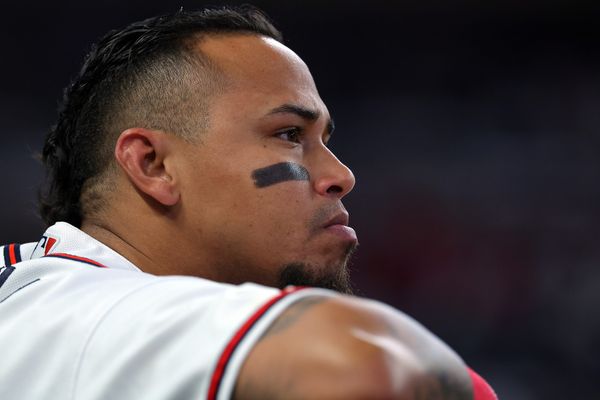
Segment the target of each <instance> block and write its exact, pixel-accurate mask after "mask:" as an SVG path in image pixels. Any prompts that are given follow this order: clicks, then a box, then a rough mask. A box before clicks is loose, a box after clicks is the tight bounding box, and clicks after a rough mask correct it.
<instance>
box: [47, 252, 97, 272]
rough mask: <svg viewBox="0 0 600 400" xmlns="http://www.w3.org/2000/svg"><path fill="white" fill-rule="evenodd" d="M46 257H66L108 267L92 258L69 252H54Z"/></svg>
mask: <svg viewBox="0 0 600 400" xmlns="http://www.w3.org/2000/svg"><path fill="white" fill-rule="evenodd" d="M44 257H56V258H65V259H67V260H73V261H79V262H82V263H86V264H91V265H93V266H95V267H99V268H108V267H107V266H106V265H104V264H100V263H99V262H98V261H94V260H90V259H89V258H85V257H79V256H74V255H72V254H67V253H52V254H48V255H47V256H44Z"/></svg>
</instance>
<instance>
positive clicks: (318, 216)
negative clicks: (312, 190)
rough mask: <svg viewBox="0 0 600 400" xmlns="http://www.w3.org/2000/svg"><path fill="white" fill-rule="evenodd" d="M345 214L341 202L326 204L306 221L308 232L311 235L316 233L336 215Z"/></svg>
mask: <svg viewBox="0 0 600 400" xmlns="http://www.w3.org/2000/svg"><path fill="white" fill-rule="evenodd" d="M343 212H346V208H345V207H344V205H343V204H342V203H341V202H339V201H338V202H336V203H330V204H326V205H324V206H323V207H321V208H319V209H317V211H315V213H314V214H313V216H312V217H311V218H310V220H309V221H308V230H309V232H311V233H317V232H318V231H319V230H320V229H322V228H323V226H324V225H325V224H326V223H327V222H328V221H330V220H331V219H332V218H333V217H335V216H336V215H338V214H340V213H343Z"/></svg>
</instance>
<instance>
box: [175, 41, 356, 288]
mask: <svg viewBox="0 0 600 400" xmlns="http://www.w3.org/2000/svg"><path fill="white" fill-rule="evenodd" d="M199 48H200V49H201V51H202V52H203V54H204V55H205V56H207V57H208V58H209V59H210V60H211V61H213V62H214V63H215V64H216V66H217V68H218V69H219V70H220V71H222V72H223V74H224V75H225V78H226V80H227V81H228V84H227V85H226V89H225V90H224V91H223V92H222V93H219V94H217V95H215V97H214V98H211V101H210V103H211V104H210V108H209V118H210V123H209V127H208V129H207V131H206V132H203V133H201V135H200V140H199V143H198V144H194V145H189V144H188V145H187V146H186V147H185V150H184V151H183V152H184V153H185V157H184V159H183V161H182V163H183V166H184V168H182V170H183V171H184V172H183V175H182V178H181V210H180V212H181V213H182V215H183V216H184V219H185V221H187V222H186V223H187V225H188V232H187V233H188V237H190V238H191V239H192V241H193V243H194V244H193V246H196V248H197V249H198V251H197V255H198V262H201V263H203V264H205V263H209V265H210V268H211V270H212V271H214V272H213V274H212V276H211V277H212V278H213V279H217V280H221V281H226V282H232V283H241V282H245V281H253V282H258V283H262V284H266V285H271V286H285V285H287V284H296V285H314V286H325V287H330V288H334V289H338V290H341V291H345V290H348V288H347V279H346V278H347V276H346V263H347V261H348V258H349V256H350V252H351V251H352V249H353V248H354V247H355V246H356V244H357V241H356V236H355V234H354V231H353V230H352V229H351V228H349V227H347V226H345V225H347V222H348V220H347V213H346V211H345V209H344V207H343V205H342V203H341V199H342V197H344V196H345V195H346V194H347V193H348V192H349V191H350V190H352V187H353V186H354V176H353V175H352V172H351V171H350V170H349V169H348V168H347V167H346V166H345V165H343V164H342V163H341V162H340V161H339V160H338V159H337V158H336V157H335V156H334V155H333V153H331V151H330V150H329V149H328V148H327V142H328V140H329V137H330V135H331V131H332V128H333V123H332V121H331V119H330V116H329V112H328V110H327V108H326V107H325V104H324V103H323V101H322V100H321V98H320V97H319V94H318V92H317V90H316V87H315V84H314V81H313V79H312V77H311V75H310V73H309V71H308V68H307V67H306V65H305V64H304V63H303V62H302V60H301V59H300V58H299V57H298V56H297V55H296V54H295V53H293V52H292V51H291V50H289V49H288V48H287V47H285V46H283V45H281V44H280V43H278V42H276V41H274V40H272V39H268V38H265V37H261V36H253V35H222V36H214V37H210V38H207V39H205V40H203V41H202V42H201V44H200V45H199ZM205 265H206V264H205Z"/></svg>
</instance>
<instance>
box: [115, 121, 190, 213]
mask: <svg viewBox="0 0 600 400" xmlns="http://www.w3.org/2000/svg"><path fill="white" fill-rule="evenodd" d="M170 148H171V147H170V136H169V135H167V134H165V133H163V132H159V131H154V130H150V129H144V128H130V129H127V130H125V131H123V132H122V133H121V135H120V136H119V138H118V139H117V143H116V145H115V158H116V160H117V162H118V164H119V166H120V167H121V169H122V170H123V172H124V173H125V175H127V177H128V178H129V181H130V182H131V183H132V184H133V185H134V186H135V187H136V188H137V189H138V190H139V191H141V192H143V193H144V194H146V195H147V196H149V197H151V198H152V199H154V200H155V201H156V202H158V203H160V204H161V205H163V206H173V205H175V204H177V202H178V201H179V188H178V185H177V179H176V175H175V172H176V171H175V170H174V169H173V168H171V164H170V162H169V161H170V159H169V157H171V152H170Z"/></svg>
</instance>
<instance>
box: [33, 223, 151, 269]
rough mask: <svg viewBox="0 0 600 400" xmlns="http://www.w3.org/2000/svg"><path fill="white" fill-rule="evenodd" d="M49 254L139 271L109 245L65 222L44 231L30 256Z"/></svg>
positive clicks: (37, 256)
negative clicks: (63, 255) (79, 258)
mask: <svg viewBox="0 0 600 400" xmlns="http://www.w3.org/2000/svg"><path fill="white" fill-rule="evenodd" d="M51 254H68V255H72V256H75V257H81V258H85V259H88V260H93V261H95V262H97V263H99V264H101V265H104V266H106V267H108V268H111V269H125V270H129V271H138V272H139V271H141V270H140V269H139V268H138V267H136V266H135V265H133V264H132V263H131V262H130V261H129V260H127V259H126V258H125V257H123V256H122V255H120V254H119V253H117V252H116V251H114V250H113V249H111V248H110V247H108V246H106V245H105V244H103V243H102V242H100V241H98V240H96V239H94V238H93V237H91V236H90V235H88V234H87V233H85V232H83V231H81V230H80V229H77V228H76V227H74V226H73V225H71V224H68V223H66V222H57V223H56V224H54V225H52V226H51V227H49V228H48V229H47V230H46V232H44V235H43V236H42V238H41V239H40V240H39V242H38V243H37V245H36V247H35V249H34V251H33V254H32V255H31V258H32V259H34V258H40V257H44V256H47V255H51Z"/></svg>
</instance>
